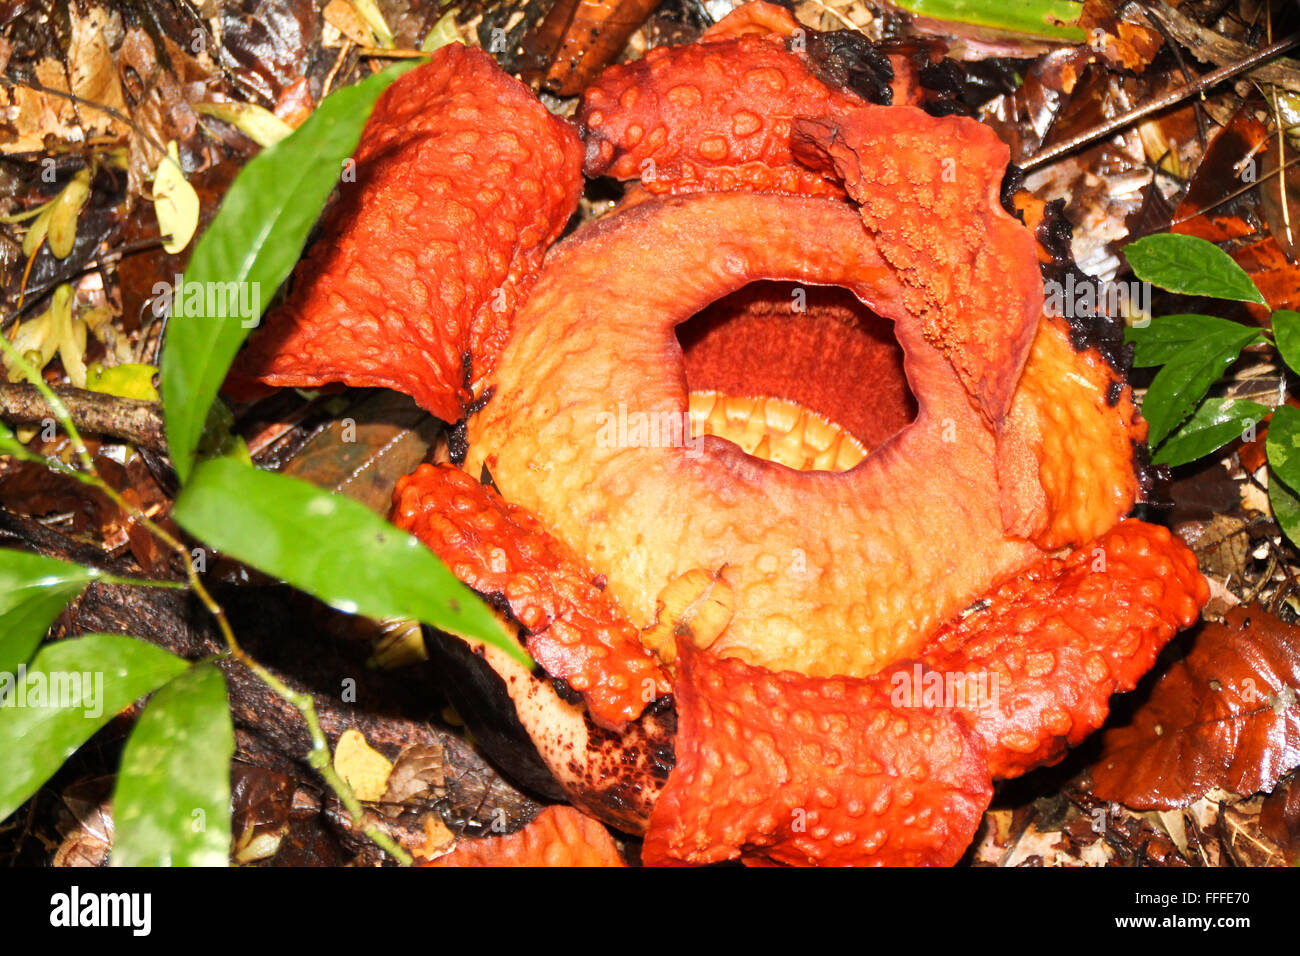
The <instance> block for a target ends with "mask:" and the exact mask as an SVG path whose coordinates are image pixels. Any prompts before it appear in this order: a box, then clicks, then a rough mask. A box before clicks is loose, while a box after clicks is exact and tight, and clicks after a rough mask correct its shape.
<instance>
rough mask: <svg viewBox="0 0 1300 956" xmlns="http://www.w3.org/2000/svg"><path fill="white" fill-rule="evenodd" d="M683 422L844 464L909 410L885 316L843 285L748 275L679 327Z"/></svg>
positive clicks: (812, 462) (801, 457)
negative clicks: (687, 417)
mask: <svg viewBox="0 0 1300 956" xmlns="http://www.w3.org/2000/svg"><path fill="white" fill-rule="evenodd" d="M677 341H678V342H679V343H680V345H681V347H682V353H683V355H684V356H685V364H686V384H687V388H688V389H689V391H690V410H691V427H692V431H693V432H694V433H695V434H697V435H698V434H705V435H717V436H718V437H720V438H725V439H727V440H729V441H732V442H735V443H736V444H737V445H739V446H740V447H741V448H742V449H744V451H745V452H746V453H747V454H750V455H754V456H755V457H759V458H764V459H767V460H770V461H777V462H780V463H781V464H784V465H788V466H789V467H791V468H797V469H800V470H815V471H845V470H847V469H849V468H852V467H853V466H854V465H856V464H858V462H860V461H861V460H862V459H863V458H865V457H866V456H867V454H868V453H870V451H871V450H872V449H873V448H876V447H878V446H879V445H880V444H881V443H883V442H884V441H885V440H886V439H888V438H889V437H890V436H891V435H893V434H895V433H896V432H898V431H899V430H900V429H902V428H904V427H905V426H907V425H908V424H910V423H911V422H912V421H913V419H915V418H916V399H915V397H914V396H913V395H912V392H911V390H910V389H909V388H908V385H907V377H906V375H905V374H904V371H903V350H902V349H901V348H900V347H899V344H898V341H897V340H896V339H895V338H894V333H893V325H892V323H891V322H890V321H889V320H888V319H883V318H881V317H880V316H878V315H876V314H875V313H874V312H872V311H871V310H870V309H869V308H867V307H866V306H865V305H863V304H862V303H861V302H859V301H858V299H857V298H856V297H855V296H854V295H853V294H852V293H850V292H849V291H847V290H846V289H840V288H834V287H827V286H808V285H798V284H795V283H792V282H768V281H765V282H752V283H750V284H749V285H747V286H745V287H744V288H742V289H740V290H739V291H737V292H734V293H732V294H731V295H729V296H727V297H726V298H723V299H720V300H718V301H717V302H715V303H713V304H712V305H710V306H709V307H708V308H706V309H704V310H703V311H701V312H699V313H697V314H696V315H695V316H693V317H692V318H690V319H688V320H687V321H685V322H683V323H681V324H680V325H678V326H677Z"/></svg>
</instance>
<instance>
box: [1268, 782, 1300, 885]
mask: <svg viewBox="0 0 1300 956" xmlns="http://www.w3.org/2000/svg"><path fill="white" fill-rule="evenodd" d="M1259 825H1260V828H1261V829H1262V830H1263V831H1264V835H1265V836H1267V837H1268V838H1269V839H1270V840H1272V841H1273V842H1274V843H1276V844H1277V845H1278V848H1279V849H1280V850H1281V851H1282V852H1283V853H1285V854H1286V857H1287V860H1288V861H1289V862H1290V863H1291V865H1292V866H1300V777H1298V776H1295V775H1293V776H1292V777H1291V778H1290V779H1289V780H1287V781H1285V782H1284V783H1283V784H1282V786H1280V787H1278V788H1277V789H1276V790H1274V791H1273V792H1272V793H1271V794H1270V795H1269V796H1268V798H1267V799H1265V800H1264V806H1263V807H1262V808H1261V809H1260V812H1259Z"/></svg>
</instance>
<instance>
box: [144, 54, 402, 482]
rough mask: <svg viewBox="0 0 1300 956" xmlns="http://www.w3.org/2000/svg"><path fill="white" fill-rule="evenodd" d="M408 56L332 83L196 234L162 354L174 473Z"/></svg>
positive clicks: (189, 464) (185, 469) (185, 462)
mask: <svg viewBox="0 0 1300 956" xmlns="http://www.w3.org/2000/svg"><path fill="white" fill-rule="evenodd" d="M415 65H416V63H415V62H406V63H399V64H396V65H394V66H391V67H389V68H388V69H386V70H384V71H383V72H382V73H377V74H375V75H374V76H372V77H370V78H369V79H368V80H365V81H364V82H362V83H358V84H357V85H356V86H349V87H345V88H343V89H341V90H336V91H335V92H334V93H331V94H330V95H329V96H328V97H327V98H326V99H325V101H324V102H323V103H321V105H320V107H319V108H317V109H316V111H315V112H314V113H312V115H311V116H310V117H309V118H308V119H307V121H306V122H305V123H303V124H302V126H301V127H299V128H298V129H297V130H296V131H295V132H294V133H293V135H292V136H289V137H288V138H286V139H284V140H281V141H280V142H279V143H277V144H276V145H275V146H272V147H270V148H269V149H265V150H263V151H262V152H261V153H259V154H258V155H257V156H256V157H254V158H253V160H252V161H251V162H250V163H248V165H246V166H245V167H244V168H243V170H242V171H241V172H240V174H239V177H238V178H237V179H236V180H235V182H234V184H233V185H232V186H231V187H230V190H229V191H228V192H227V193H226V198H225V200H224V201H223V202H222V204H221V209H220V210H219V211H218V213H217V215H216V218H215V219H213V221H212V224H211V225H210V226H208V228H207V230H206V231H205V232H204V233H203V235H202V237H201V238H200V239H199V242H198V245H197V246H196V247H195V249H194V255H193V256H192V257H191V258H190V262H189V266H188V267H187V269H186V271H185V275H184V282H185V288H184V289H183V290H182V289H178V290H173V292H174V294H173V302H172V307H173V314H172V317H171V318H170V319H169V320H168V323H167V339H166V342H165V344H164V348H163V356H162V393H163V400H164V402H165V414H166V425H167V443H168V448H169V450H170V452H171V459H172V463H173V464H174V465H175V466H176V473H177V475H179V476H180V478H181V480H182V481H184V480H186V479H187V478H188V477H189V474H190V470H191V469H192V468H193V465H194V460H195V452H196V449H197V447H198V443H199V436H200V435H201V434H202V432H203V423H204V422H205V421H206V420H207V417H208V407H209V406H210V405H211V404H212V400H213V399H214V398H215V397H216V395H217V390H218V389H219V388H220V387H221V383H222V381H223V380H224V379H225V377H226V371H227V369H229V368H230V363H231V362H232V361H233V360H234V357H235V353H236V352H237V351H239V346H240V344H241V343H242V342H243V341H244V339H245V338H246V337H247V336H248V333H249V331H250V329H251V328H252V327H253V325H255V324H256V320H257V319H259V318H260V317H261V312H262V308H263V307H264V306H265V305H266V304H267V303H268V302H269V301H270V299H271V296H272V295H274V294H275V290H276V289H277V288H278V287H279V285H280V283H281V282H283V281H284V280H285V278H286V277H287V276H288V275H289V272H290V271H291V270H292V269H293V266H294V263H295V262H296V261H297V259H298V256H299V254H300V253H301V252H302V247H303V244H304V243H305V242H306V240H307V234H308V233H309V232H310V231H311V228H312V226H313V225H314V224H315V222H316V219H317V217H318V216H319V215H320V211H321V209H322V207H324V205H325V200H326V199H328V198H329V195H330V192H331V191H332V190H333V189H334V185H335V184H336V183H337V182H338V178H339V173H340V171H341V170H342V168H343V161H344V160H345V159H347V157H348V156H349V155H351V153H352V151H353V150H354V149H355V148H356V145H357V142H358V140H359V139H360V138H361V129H362V126H363V125H364V124H365V121H366V118H367V117H368V116H369V115H370V111H371V109H372V108H373V107H374V104H375V100H376V99H378V97H379V95H380V94H381V93H382V92H383V91H384V90H385V89H386V88H387V87H388V85H389V84H390V83H392V81H393V80H395V79H396V78H397V77H398V76H399V75H400V74H402V73H404V72H406V71H407V70H410V69H412V68H413V67H414V66H415ZM193 289H198V290H203V291H204V295H203V299H204V303H203V305H204V308H202V309H198V310H197V311H198V312H199V313H200V314H189V312H190V311H191V310H189V309H188V308H186V306H187V305H191V304H193V303H187V302H186V299H187V298H188V295H187V294H182V293H188V292H189V290H193ZM220 290H235V291H237V292H240V293H242V295H240V296H239V298H240V302H239V305H242V306H247V309H246V310H244V309H240V308H236V307H234V305H233V304H232V302H231V299H232V298H233V297H232V296H228V295H226V294H225V293H224V292H221V294H218V293H219V292H220ZM209 292H211V293H213V295H212V298H213V299H220V300H221V301H220V302H216V301H214V302H213V303H212V306H213V311H214V312H217V313H220V314H215V315H208V314H204V313H206V311H207V304H208V303H207V298H208V293H209ZM195 298H198V297H197V296H195ZM241 311H247V312H253V311H255V312H256V313H257V314H256V315H240V314H239V312H241Z"/></svg>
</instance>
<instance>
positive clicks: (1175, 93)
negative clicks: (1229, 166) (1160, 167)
mask: <svg viewBox="0 0 1300 956" xmlns="http://www.w3.org/2000/svg"><path fill="white" fill-rule="evenodd" d="M1297 44H1300V33H1292V34H1290V35H1289V36H1285V37H1283V38H1282V39H1280V40H1278V41H1277V42H1276V43H1270V44H1269V45H1268V46H1266V47H1264V48H1263V49H1262V50H1259V51H1257V52H1255V53H1252V54H1251V55H1250V56H1248V57H1246V58H1245V59H1244V60H1241V61H1239V62H1237V63H1233V64H1230V65H1229V66H1224V67H1220V68H1219V69H1217V70H1213V71H1211V72H1209V73H1206V74H1205V75H1204V76H1202V77H1201V78H1200V79H1198V80H1196V81H1195V82H1192V83H1188V84H1187V85H1185V86H1180V87H1178V88H1177V89H1175V90H1171V91H1170V92H1168V93H1166V94H1165V95H1164V96H1160V97H1157V98H1156V99H1154V100H1152V101H1151V102H1150V103H1146V104H1144V105H1143V106H1139V107H1138V108H1137V109H1134V110H1129V111H1128V112H1127V113H1121V114H1120V115H1119V116H1116V117H1115V118H1114V119H1111V120H1107V121H1106V122H1105V123H1102V124H1101V125H1099V126H1094V127H1093V128H1092V129H1089V130H1084V131H1083V132H1082V133H1079V134H1078V135H1077V136H1071V137H1070V138H1069V139H1067V140H1065V141H1064V142H1061V143H1057V144H1056V145H1055V146H1051V147H1049V148H1048V149H1044V150H1040V151H1039V152H1038V153H1035V154H1034V155H1033V156H1031V157H1029V159H1027V160H1026V161H1025V162H1023V163H1021V164H1020V168H1021V169H1023V170H1030V169H1034V168H1035V167H1038V166H1042V165H1043V164H1044V163H1049V162H1051V161H1052V160H1054V159H1057V158H1058V157H1061V156H1064V155H1066V154H1067V153H1072V152H1074V151H1075V150H1076V149H1078V148H1079V147H1081V146H1087V145H1088V144H1089V143H1095V142H1096V141H1097V140H1099V139H1105V138H1106V137H1107V136H1110V135H1111V134H1112V133H1117V132H1119V131H1120V130H1122V129H1126V128H1128V127H1129V126H1132V125H1133V124H1134V123H1136V122H1138V121H1139V120H1141V119H1144V118H1146V117H1147V116H1150V115H1151V114H1152V113H1159V112H1160V111H1161V110H1165V109H1168V108H1169V107H1171V106H1174V105H1176V104H1178V103H1181V102H1182V101H1183V100H1185V99H1187V98H1188V97H1189V96H1196V95H1197V94H1199V93H1204V92H1205V91H1206V90H1208V89H1210V88H1211V87H1214V86H1217V85H1218V84H1220V83H1222V82H1223V81H1224V80H1229V79H1232V78H1233V77H1234V76H1239V75H1240V74H1242V73H1246V72H1248V71H1250V70H1252V69H1254V68H1255V67H1257V66H1259V65H1260V64H1261V63H1263V62H1265V61H1266V60H1271V59H1272V58H1273V57H1275V56H1277V55H1278V54H1280V53H1283V52H1285V51H1287V50H1289V49H1291V48H1292V47H1293V46H1296V45H1297Z"/></svg>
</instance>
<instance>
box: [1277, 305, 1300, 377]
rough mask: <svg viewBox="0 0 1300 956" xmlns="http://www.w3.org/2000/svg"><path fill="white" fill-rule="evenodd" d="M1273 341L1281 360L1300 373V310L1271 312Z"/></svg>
mask: <svg viewBox="0 0 1300 956" xmlns="http://www.w3.org/2000/svg"><path fill="white" fill-rule="evenodd" d="M1273 341H1274V342H1275V343H1276V344H1277V350H1278V352H1279V353H1280V354H1281V355H1282V361H1284V362H1286V364H1287V367H1288V368H1289V369H1291V371H1293V372H1296V373H1298V374H1300V312H1292V311H1291V310H1290V309H1278V310H1277V311H1276V312H1274V313H1273Z"/></svg>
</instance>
